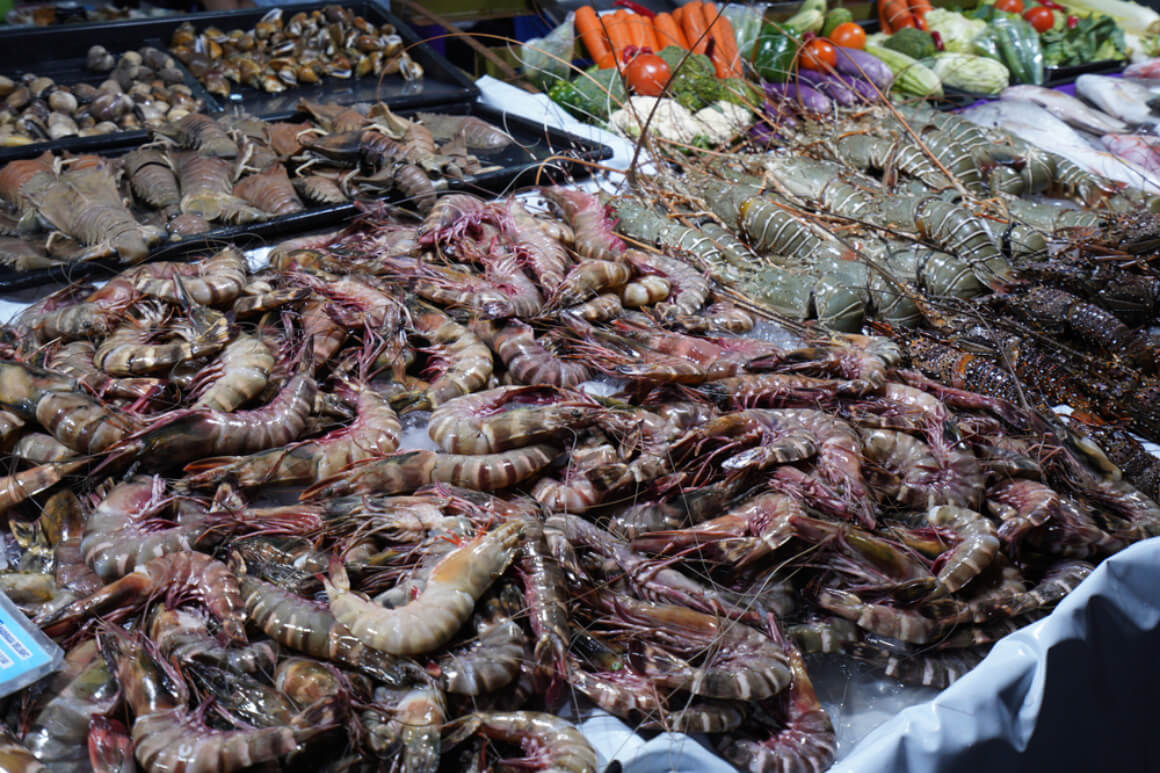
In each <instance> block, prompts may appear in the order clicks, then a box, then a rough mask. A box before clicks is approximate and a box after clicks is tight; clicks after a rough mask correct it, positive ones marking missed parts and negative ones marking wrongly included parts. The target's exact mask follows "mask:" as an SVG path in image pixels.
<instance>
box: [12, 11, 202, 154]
mask: <svg viewBox="0 0 1160 773" xmlns="http://www.w3.org/2000/svg"><path fill="white" fill-rule="evenodd" d="M37 29H40V28H37ZM81 30H82V26H81V25H67V26H64V27H60V28H58V29H56V35H54V37H53V44H52V45H51V46H41V47H39V48H33V49H32V50H28V49H26V48H25V47H24V46H21V45H19V44H18V42H17V40H14V39H13V36H12V35H10V34H8V33H0V75H6V76H8V77H9V78H12V79H14V80H16V79H19V77H20V76H21V75H23V74H25V73H32V74H34V75H41V76H45V77H48V78H52V79H53V80H54V81H56V82H57V83H59V84H61V85H64V86H71V85H72V84H74V83H89V84H91V85H93V86H97V85H99V84H100V83H101V82H102V81H105V80H107V79H108V77H109V75H110V73H107V72H106V73H100V72H93V71H92V70H89V69H88V68H86V67H85V54H87V53H88V50H89V47H90V46H92V45H93V44H94V43H101V45H103V46H105V47H106V48H107V49H109V51H110V52H112V54H113V56H115V57H117V58H120V56H121V54H122V53H124V52H125V51H128V50H136V49H140V48H144V47H145V46H153V47H154V48H157V49H160V50H162V51H165V50H166V43H167V41H163V40H161V39H160V38H158V37H156V36H154V37H150V38H142V39H137V40H135V41H133V42H130V43H128V44H126V45H120V46H118V45H115V44H110V43H107V42H104V41H103V40H100V39H94V38H93V37H92V36H90V35H88V34H82V35H77V34H76V33H77V32H79V31H81ZM174 63H175V64H176V65H177V67H178V69H180V70H181V73H182V75H183V76H184V78H185V84H186V85H187V86H189V88H190V89H191V90H192V91H193V96H194V97H195V98H197V99H201V100H202V102H203V103H204V106H203V107H202V112H210V111H213V110H216V109H217V103H216V102H215V101H214V99H213V97H211V96H210V95H209V94H208V93H207V92H206V90H205V89H203V88H202V87H201V84H200V83H198V81H197V78H194V77H193V76H192V75H191V74H190V73H189V71H188V70H186V69H185V68H184V67H183V66H182V65H181V62H178V61H177V60H176V59H175V60H174ZM148 138H149V135H148V132H146V131H145V130H144V129H135V130H133V131H121V132H110V133H108V134H98V135H95V136H92V137H77V136H74V137H64V138H61V139H59V140H45V141H44V142H34V143H31V144H28V145H17V146H14V147H6V148H0V163H3V162H4V161H7V160H9V159H13V158H28V157H30V156H37V155H40V154H41V153H43V152H44V151H46V150H67V151H70V152H73V153H82V152H85V151H89V150H100V149H104V148H113V147H123V146H136V145H140V144H142V143H144V142H145V141H147V140H148Z"/></svg>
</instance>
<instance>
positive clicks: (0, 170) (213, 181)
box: [0, 99, 513, 271]
mask: <svg viewBox="0 0 1160 773" xmlns="http://www.w3.org/2000/svg"><path fill="white" fill-rule="evenodd" d="M299 110H300V117H301V118H302V120H300V121H294V122H271V123H267V122H264V121H260V120H258V119H255V118H252V117H250V116H246V115H231V116H222V117H220V118H214V117H211V116H208V115H202V114H199V113H190V114H187V115H185V116H184V117H182V118H180V120H176V121H171V122H168V123H162V124H157V125H153V126H151V127H150V131H151V133H152V135H153V141H152V142H150V143H148V144H146V145H144V146H142V147H139V148H137V149H135V150H132V151H130V152H129V153H126V154H125V155H123V156H119V157H106V156H98V155H91V154H88V155H70V154H67V153H65V154H61V155H59V156H54V155H53V153H52V152H51V151H46V152H45V153H44V154H42V155H40V156H38V157H36V158H31V159H21V160H17V161H11V162H9V163H7V164H5V165H4V166H3V167H0V201H2V204H3V207H2V211H0V266H6V267H10V268H12V269H15V270H17V271H27V270H32V269H38V268H47V267H51V266H53V265H59V264H62V263H71V262H75V261H84V260H93V259H97V258H116V259H118V260H119V261H121V262H123V263H127V264H135V263H140V262H142V261H144V260H145V259H146V258H148V257H149V255H150V252H151V251H152V250H153V249H154V248H156V247H158V246H160V245H161V244H162V243H164V242H167V241H169V242H177V241H181V240H182V239H188V238H190V237H194V236H196V235H198V234H206V233H207V232H209V231H211V230H212V229H215V228H225V227H227V226H231V225H245V224H249V223H256V222H260V221H264V220H269V219H271V218H278V217H286V216H289V215H294V214H296V213H300V212H304V211H306V210H308V209H320V208H326V207H332V206H335V205H339V204H344V203H346V202H349V201H351V200H354V199H356V198H370V199H374V198H379V197H382V196H385V195H390V196H391V197H392V198H393V199H395V200H401V201H407V202H413V205H414V206H415V207H417V208H418V209H420V210H421V211H425V210H426V209H429V208H430V206H431V205H432V204H433V203H434V199H435V195H436V191H437V190H438V189H445V188H447V187H449V186H451V185H453V184H455V181H458V180H463V179H464V178H465V177H467V176H469V175H472V174H475V173H477V172H480V171H484V170H485V169H488V168H494V167H489V166H485V162H484V161H481V160H480V156H483V158H484V159H485V160H486V159H487V158H488V156H489V154H490V155H492V156H494V154H496V153H498V152H501V151H503V150H504V149H505V148H507V147H508V146H509V145H510V144H511V143H512V142H513V140H512V138H511V137H510V136H508V135H507V134H506V133H504V132H503V131H501V130H500V129H498V128H496V127H494V126H492V125H491V124H489V123H487V122H486V121H484V120H482V119H480V118H476V117H474V116H461V115H444V114H438V113H420V114H419V115H418V116H417V117H416V118H415V119H414V120H412V119H409V118H403V117H400V116H396V115H394V114H393V113H391V111H390V110H389V109H388V108H387V107H386V105H384V104H381V103H380V104H376V105H362V106H361V111H360V109H355V108H353V107H342V106H339V105H333V104H322V103H316V102H311V101H309V100H305V99H304V100H301V101H300V103H299Z"/></svg>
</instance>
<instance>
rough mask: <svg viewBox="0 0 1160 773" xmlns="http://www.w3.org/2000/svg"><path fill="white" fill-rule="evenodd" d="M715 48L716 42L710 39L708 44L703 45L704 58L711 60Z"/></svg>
mask: <svg viewBox="0 0 1160 773" xmlns="http://www.w3.org/2000/svg"><path fill="white" fill-rule="evenodd" d="M716 47H717V41H716V40H714V39H713V38H711V37H710V38H709V42H708V43H707V44H706V45H705V56H707V57H709V58H710V59H712V58H713V51H714V49H716Z"/></svg>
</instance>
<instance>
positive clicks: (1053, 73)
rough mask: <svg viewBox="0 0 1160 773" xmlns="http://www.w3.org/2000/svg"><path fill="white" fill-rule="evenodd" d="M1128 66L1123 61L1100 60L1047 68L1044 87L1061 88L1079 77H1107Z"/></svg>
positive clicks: (1125, 61)
mask: <svg viewBox="0 0 1160 773" xmlns="http://www.w3.org/2000/svg"><path fill="white" fill-rule="evenodd" d="M1127 66H1128V62H1127V60H1125V59H1101V60H1100V61H1098V62H1085V63H1084V64H1076V65H1072V66H1071V67H1048V68H1047V70H1046V71H1045V75H1044V81H1043V85H1044V86H1062V85H1064V84H1066V83H1071V82H1072V81H1074V80H1075V79H1076V78H1078V77H1079V76H1081V75H1089V74H1090V75H1109V74H1111V73H1117V72H1123V71H1124V68H1125V67H1127Z"/></svg>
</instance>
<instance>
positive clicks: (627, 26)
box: [613, 10, 640, 48]
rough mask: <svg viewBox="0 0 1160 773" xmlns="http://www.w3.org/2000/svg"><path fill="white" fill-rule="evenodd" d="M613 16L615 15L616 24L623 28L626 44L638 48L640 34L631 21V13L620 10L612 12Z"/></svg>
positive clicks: (634, 23)
mask: <svg viewBox="0 0 1160 773" xmlns="http://www.w3.org/2000/svg"><path fill="white" fill-rule="evenodd" d="M613 16H615V17H616V19H617V24H619V25H620V26H622V27H623V28H624V34H625V37H626V38H627V40H628V45H630V46H636V47H637V48H640V34H639V33H638V32H637V27H636V22H635V21H633V18H632V17H633V14H631V13H629V12H628V11H625V10H620V11H617V12H616V13H615V14H613Z"/></svg>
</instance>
